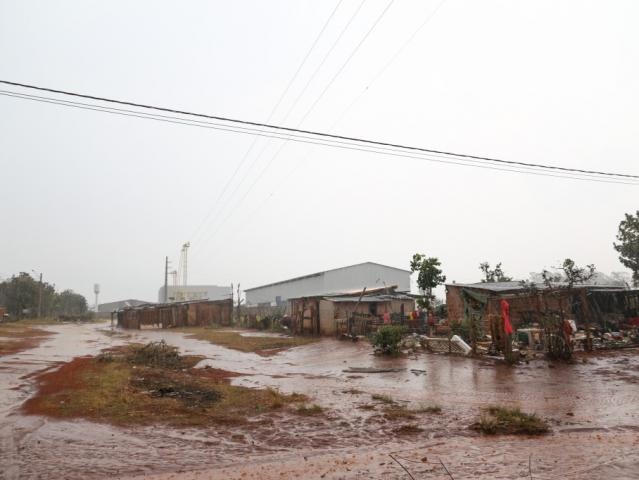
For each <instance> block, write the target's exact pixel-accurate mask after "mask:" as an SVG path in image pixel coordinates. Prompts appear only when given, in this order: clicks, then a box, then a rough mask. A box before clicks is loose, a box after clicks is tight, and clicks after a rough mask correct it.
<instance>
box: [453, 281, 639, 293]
mask: <svg viewBox="0 0 639 480" xmlns="http://www.w3.org/2000/svg"><path fill="white" fill-rule="evenodd" d="M514 281H516V280H513V282H514ZM493 283H502V282H481V283H446V284H445V285H444V287H445V288H448V287H458V288H470V289H474V290H482V291H485V292H491V293H508V292H522V291H525V290H527V288H526V287H525V286H516V285H513V286H512V288H502V289H497V290H496V289H491V288H490V287H489V285H491V284H493ZM484 285H486V287H484ZM535 288H537V289H538V290H553V289H558V290H560V289H563V290H568V288H569V287H568V285H566V284H562V283H559V284H557V285H552V286H551V287H548V286H547V285H545V284H544V283H537V284H535ZM581 288H583V289H601V290H609V291H617V290H628V289H627V288H624V287H621V286H619V285H599V284H590V283H577V284H574V285H573V286H572V289H573V290H576V289H581Z"/></svg>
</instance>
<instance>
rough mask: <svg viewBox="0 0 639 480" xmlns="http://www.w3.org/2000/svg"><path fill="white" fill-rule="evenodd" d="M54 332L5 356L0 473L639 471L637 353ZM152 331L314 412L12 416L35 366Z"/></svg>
mask: <svg viewBox="0 0 639 480" xmlns="http://www.w3.org/2000/svg"><path fill="white" fill-rule="evenodd" d="M49 328H51V329H53V330H55V331H56V332H58V333H59V334H58V335H55V336H53V337H50V338H48V339H47V340H46V341H45V342H43V343H42V344H41V345H40V346H39V347H36V348H34V349H30V350H26V351H24V352H21V353H17V354H14V355H11V356H6V357H2V358H0V392H1V393H0V465H2V466H3V471H2V477H1V478H7V479H13V478H34V477H37V478H61V477H63V478H72V479H73V478H104V477H106V476H116V477H118V478H124V477H135V476H143V475H144V476H146V477H145V478H157V479H169V478H173V479H180V478H184V479H204V478H207V479H209V478H210V479H222V478H224V479H226V478H264V479H274V478H278V479H281V478H326V479H328V478H332V479H337V478H345V479H351V478H352V479H356V478H360V479H364V478H389V479H392V478H397V479H399V478H409V477H408V474H407V473H406V471H405V470H404V468H406V469H408V470H409V471H410V472H411V474H412V475H413V476H414V478H416V479H417V478H424V479H425V478H429V479H430V478H433V479H438V478H442V479H443V478H450V476H449V475H448V474H447V473H446V471H447V470H448V471H449V472H450V473H451V474H452V475H453V477H454V478H455V479H461V478H479V479H494V478H530V472H531V471H532V473H533V475H534V478H535V479H542V478H546V479H550V478H569V479H573V478H574V479H576V478H584V479H585V478H588V479H599V478H601V479H603V478H616V479H630V478H639V455H638V452H639V448H638V447H639V409H637V401H638V400H639V388H637V385H636V383H634V381H633V380H632V379H631V378H630V379H629V377H633V378H634V375H635V372H637V371H639V368H638V367H639V354H638V352H637V351H636V350H624V351H621V352H615V353H610V352H607V353H606V354H605V355H592V356H589V357H588V358H587V359H586V362H583V361H582V360H578V361H577V362H574V363H572V364H556V365H553V367H554V368H549V366H550V364H548V363H546V362H545V361H536V362H531V363H530V364H528V365H521V366H516V367H514V368H510V367H507V366H505V365H494V364H492V363H490V362H481V361H477V360H472V359H467V358H461V357H451V356H445V355H428V354H418V355H413V356H408V357H401V358H392V359H386V358H380V357H376V356H373V355H371V349H370V347H369V346H368V345H367V344H366V342H359V343H355V344H354V343H351V342H339V341H336V340H332V339H324V340H322V341H320V342H318V343H315V344H310V345H305V346H301V347H296V348H292V349H289V350H286V351H283V352H280V353H278V354H277V355H274V356H268V357H264V356H260V355H257V354H255V353H246V352H240V351H236V350H230V349H227V348H224V347H221V346H218V345H212V344H210V343H208V342H204V341H200V340H196V339H192V338H186V337H185V335H184V334H183V333H180V332H170V331H155V330H144V331H134V332H126V333H125V334H123V335H122V334H115V335H106V334H105V333H104V330H103V329H104V328H105V326H104V325H95V324H94V325H61V326H55V327H47V329H49ZM161 339H165V340H166V341H167V343H169V344H172V345H176V346H178V347H180V352H181V353H183V354H189V355H201V356H203V357H205V359H204V360H202V361H201V362H200V364H199V365H198V366H199V367H201V368H202V370H201V371H202V372H203V374H205V373H204V372H207V371H209V372H210V373H209V374H215V373H214V372H215V370H213V371H212V372H211V370H212V369H220V370H223V371H228V372H240V373H241V375H240V376H235V377H229V381H230V382H232V384H234V385H242V386H247V387H260V388H261V387H274V388H278V389H279V390H281V391H282V393H289V394H290V393H294V392H297V393H302V394H305V395H307V396H308V397H309V398H310V403H317V404H318V405H319V406H321V407H322V408H323V410H324V412H325V413H323V414H322V415H319V416H308V417H306V416H299V415H295V414H291V413H288V412H277V413H272V414H269V415H268V416H267V417H259V419H257V420H255V421H254V422H250V423H249V424H243V425H228V426H226V425H215V426H211V427H205V428H172V427H165V426H159V425H156V426H142V427H135V428H122V427H115V426H112V425H108V424H97V423H92V422H88V421H85V420H53V419H50V418H48V417H44V416H27V415H24V414H23V413H21V408H20V407H21V405H22V403H23V402H24V401H25V400H27V399H28V398H29V397H30V396H31V395H32V394H33V392H34V381H33V378H32V376H33V374H34V373H35V372H38V371H41V370H43V369H47V368H56V367H57V366H59V363H57V362H67V361H69V360H71V359H72V358H74V357H78V356H83V355H95V354H97V353H98V352H99V351H100V350H101V349H103V348H107V347H112V346H116V345H121V344H124V343H129V342H137V343H146V342H148V341H151V340H153V341H158V340H161ZM205 366H210V367H211V369H205V368H204V367H205ZM349 367H356V368H357V367H359V368H370V369H377V370H385V369H389V370H391V371H386V372H379V373H360V374H357V375H353V374H349V373H348V372H345V371H344V370H347V369H348V368H349ZM626 372H628V373H627V374H626ZM373 395H376V396H377V398H380V397H382V396H386V397H390V398H391V399H392V401H393V402H394V403H395V404H397V405H404V406H406V407H407V408H412V409H417V408H419V407H420V406H423V405H427V406H432V405H439V406H441V408H442V410H441V412H440V413H427V412H424V413H418V414H416V415H415V416H414V418H401V416H400V418H393V419H389V418H386V417H385V414H384V413H385V408H387V405H388V404H386V403H385V402H383V401H380V400H375V399H373ZM487 405H505V406H512V407H520V408H521V409H522V410H523V411H525V412H531V413H532V412H534V413H537V414H538V415H540V416H541V417H543V418H545V419H547V420H548V421H549V422H550V424H551V427H552V433H551V434H550V435H546V436H543V437H541V438H540V437H511V436H490V437H489V436H483V435H480V434H478V433H476V432H473V431H471V430H470V429H469V428H468V426H469V425H471V424H472V423H473V422H474V421H475V420H476V418H477V416H478V415H479V414H480V412H481V409H482V408H483V407H485V406H487ZM158 413H159V414H160V415H161V412H158ZM413 427H414V428H413ZM393 452H395V453H393ZM390 454H393V456H394V457H395V459H393V458H392V457H391V456H390ZM399 463H401V464H402V466H400V465H399ZM53 466H54V467H55V468H53Z"/></svg>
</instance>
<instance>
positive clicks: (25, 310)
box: [0, 272, 38, 318]
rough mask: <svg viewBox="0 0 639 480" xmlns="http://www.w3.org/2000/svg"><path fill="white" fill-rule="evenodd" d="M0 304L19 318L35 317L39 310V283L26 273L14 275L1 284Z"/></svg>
mask: <svg viewBox="0 0 639 480" xmlns="http://www.w3.org/2000/svg"><path fill="white" fill-rule="evenodd" d="M0 304H2V305H5V306H6V307H7V311H8V312H9V313H10V314H11V315H14V316H16V317H18V318H20V317H22V316H23V315H34V314H35V313H37V308H38V282H36V281H35V280H34V279H33V277H31V275H29V274H28V273H26V272H20V273H19V274H18V275H13V276H12V277H11V278H10V279H8V280H5V281H4V282H2V283H1V284H0Z"/></svg>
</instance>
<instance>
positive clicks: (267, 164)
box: [213, 0, 395, 235]
mask: <svg viewBox="0 0 639 480" xmlns="http://www.w3.org/2000/svg"><path fill="white" fill-rule="evenodd" d="M394 2H395V0H390V1H389V2H388V3H387V4H386V7H385V8H384V9H383V10H382V11H381V13H380V14H379V15H378V16H377V18H376V19H375V21H374V22H373V24H372V25H371V26H370V28H369V29H368V30H367V31H366V33H365V34H364V36H363V37H362V38H361V39H360V41H359V42H358V43H357V45H356V46H355V48H354V49H353V50H351V53H350V54H349V55H348V57H347V58H346V60H345V61H344V62H343V63H342V65H341V66H340V68H339V69H338V70H337V72H335V74H334V75H333V77H332V78H331V79H330V81H329V82H328V83H327V84H326V85H325V87H324V89H323V90H322V91H321V93H320V94H319V95H318V96H317V98H316V99H315V101H314V102H313V104H312V105H311V106H310V107H309V108H308V110H307V111H306V113H305V114H304V116H303V117H302V118H301V119H300V120H299V122H298V123H297V127H299V126H301V125H302V123H304V121H305V120H306V119H307V118H308V116H309V115H310V114H311V113H312V112H313V111H314V110H315V107H317V105H318V103H319V102H320V101H321V100H322V98H324V95H325V94H326V92H327V91H328V90H329V89H330V88H331V86H332V85H333V83H335V80H337V78H338V77H339V76H340V75H341V74H342V72H343V71H344V69H345V68H346V66H347V65H348V64H349V63H350V61H351V60H352V59H353V57H354V56H355V54H356V53H357V52H358V51H359V49H360V48H361V46H362V45H363V44H364V42H365V41H366V39H367V38H368V37H369V36H370V34H371V33H372V32H373V31H374V30H375V28H376V27H377V25H379V23H380V22H381V20H382V19H383V18H384V16H385V15H386V13H387V12H388V10H389V9H390V7H391V6H392V5H393V3H394ZM363 3H364V2H363V1H362V3H361V4H360V7H361V5H362V4H363ZM358 11H359V10H358ZM356 13H357V11H356ZM287 143H288V142H287V141H285V142H284V143H282V144H281V145H280V147H279V148H278V149H277V150H276V151H275V153H274V154H273V155H272V156H271V158H270V160H269V161H268V162H267V163H266V165H265V166H264V168H263V169H262V170H261V171H260V173H259V174H258V175H257V177H256V178H255V179H254V181H253V183H251V185H250V186H249V188H248V190H247V191H246V192H245V193H244V195H243V196H242V198H241V199H240V201H239V202H238V203H236V204H235V207H234V209H233V210H231V211H230V212H229V213H228V214H227V216H226V217H225V218H224V220H222V223H221V224H220V225H219V226H218V228H219V227H221V226H222V225H224V223H225V222H226V220H227V219H228V218H230V217H231V215H232V214H233V211H234V210H235V209H237V208H238V207H239V206H240V205H241V204H242V202H243V201H244V200H245V199H246V197H248V195H249V194H250V193H251V191H252V190H253V188H254V187H255V185H257V183H258V182H259V181H260V180H261V179H262V177H263V176H264V174H265V173H266V172H267V171H268V170H269V168H270V167H271V166H272V165H273V163H274V162H275V160H276V159H277V157H279V155H280V153H281V152H282V150H284V148H285V147H286V145H287ZM214 234H215V233H213V235H214Z"/></svg>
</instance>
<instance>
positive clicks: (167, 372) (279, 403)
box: [24, 342, 316, 427]
mask: <svg viewBox="0 0 639 480" xmlns="http://www.w3.org/2000/svg"><path fill="white" fill-rule="evenodd" d="M200 360H201V357H196V356H182V355H179V353H178V352H177V349H176V348H175V347H172V346H170V345H167V344H166V343H164V342H153V343H150V344H148V345H144V346H141V345H136V346H132V347H117V348H114V349H111V350H108V351H105V352H104V353H102V354H101V355H98V356H97V357H79V358H76V359H74V360H73V361H71V362H68V363H66V364H63V365H62V367H61V368H60V369H59V370H55V371H52V372H46V373H44V374H42V375H40V376H39V377H38V392H37V394H36V395H35V396H34V397H32V398H31V399H29V400H28V401H27V402H26V403H25V404H24V410H25V411H26V412H27V413H32V414H37V415H48V416H52V417H57V418H89V419H92V420H97V421H104V422H109V423H114V424H118V425H139V424H143V425H145V424H154V423H162V424H169V425H174V426H195V427H197V426H207V425H210V424H228V425H236V424H242V423H245V422H247V419H248V417H252V416H255V415H259V414H262V413H265V412H270V411H273V410H277V409H281V408H282V407H284V406H285V405H289V404H295V403H299V402H304V401H307V400H308V399H307V397H305V396H304V395H301V394H298V393H296V394H292V395H285V394H282V393H280V392H278V391H277V390H274V389H269V388H267V389H256V388H246V387H240V386H235V385H230V383H229V378H231V377H233V376H236V375H237V374H235V373H234V372H226V371H223V370H219V369H209V370H207V369H196V368H193V366H194V365H195V364H196V363H197V362H198V361H200ZM178 367H179V368H178ZM212 370H213V371H212ZM308 410H309V412H310V413H309V414H311V415H312V414H315V413H316V409H315V406H313V407H309V408H308Z"/></svg>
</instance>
